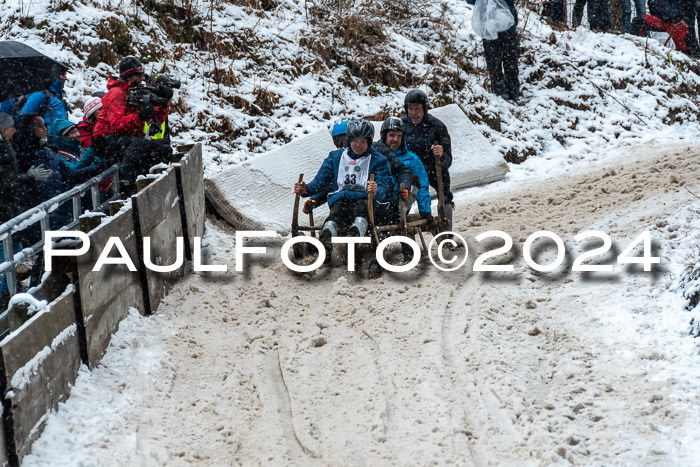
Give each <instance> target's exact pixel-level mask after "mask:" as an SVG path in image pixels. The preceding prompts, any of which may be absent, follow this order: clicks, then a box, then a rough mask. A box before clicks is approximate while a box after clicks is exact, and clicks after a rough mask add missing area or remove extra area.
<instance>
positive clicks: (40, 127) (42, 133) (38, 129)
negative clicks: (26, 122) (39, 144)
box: [34, 122, 49, 139]
mask: <svg viewBox="0 0 700 467" xmlns="http://www.w3.org/2000/svg"><path fill="white" fill-rule="evenodd" d="M34 136H36V137H37V138H39V139H45V138H48V137H49V130H48V129H47V128H46V123H45V122H41V123H37V124H36V125H35V126H34Z"/></svg>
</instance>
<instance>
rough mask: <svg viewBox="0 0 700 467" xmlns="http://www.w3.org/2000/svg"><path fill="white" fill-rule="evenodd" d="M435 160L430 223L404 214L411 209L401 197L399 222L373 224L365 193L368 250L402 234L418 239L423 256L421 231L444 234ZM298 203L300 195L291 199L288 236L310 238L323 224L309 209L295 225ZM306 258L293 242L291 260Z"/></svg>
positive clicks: (301, 176)
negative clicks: (433, 212)
mask: <svg viewBox="0 0 700 467" xmlns="http://www.w3.org/2000/svg"><path fill="white" fill-rule="evenodd" d="M439 164H440V163H439V160H438V159H437V158H436V159H435V170H436V173H437V185H438V190H437V193H438V216H437V218H433V221H432V222H429V221H428V220H427V219H423V218H421V217H420V215H419V214H407V213H408V211H409V210H410V208H411V206H407V201H406V200H404V199H403V198H400V199H399V216H400V219H399V223H398V224H391V225H377V224H376V222H375V220H374V195H372V194H369V195H368V196H367V213H368V214H369V216H368V217H369V219H368V221H369V228H368V229H367V235H369V236H370V237H371V239H372V247H373V248H376V247H377V245H379V242H380V237H382V238H386V237H390V236H395V235H402V236H405V237H409V238H411V239H414V240H415V238H416V237H418V238H419V239H420V244H421V245H422V246H423V251H424V253H427V251H428V246H427V244H426V243H425V238H424V237H423V232H429V233H431V234H432V235H433V236H436V235H438V234H439V233H440V232H444V231H445V230H446V229H447V227H448V222H447V219H446V218H445V196H444V193H443V185H442V170H441V168H440V165H439ZM369 179H370V181H374V174H371V175H370V178H369ZM303 180H304V174H299V183H301V182H302V181H303ZM404 188H405V187H404V185H403V183H402V184H401V186H400V187H399V190H404ZM300 201H301V195H300V194H299V193H297V194H296V195H295V199H294V211H293V213H292V237H298V236H300V235H306V232H309V233H310V235H311V236H312V237H315V236H316V231H317V230H322V229H323V224H324V222H325V219H324V222H320V223H318V224H316V222H315V219H314V214H313V210H312V211H310V212H309V214H308V216H309V224H308V225H299V204H300ZM307 255H308V251H307V249H306V244H305V243H297V244H296V245H294V257H295V258H296V259H302V258H304V257H305V256H307Z"/></svg>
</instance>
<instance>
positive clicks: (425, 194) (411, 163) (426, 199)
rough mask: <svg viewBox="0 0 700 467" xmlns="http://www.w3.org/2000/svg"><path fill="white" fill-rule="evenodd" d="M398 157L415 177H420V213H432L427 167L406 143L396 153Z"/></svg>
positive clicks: (418, 196)
mask: <svg viewBox="0 0 700 467" xmlns="http://www.w3.org/2000/svg"><path fill="white" fill-rule="evenodd" d="M394 154H395V155H396V157H397V158H398V159H399V160H400V161H401V162H403V164H404V165H405V166H406V167H408V170H410V171H411V173H412V174H413V175H415V176H416V177H418V180H419V182H420V187H419V188H418V195H417V200H418V211H419V212H426V213H430V212H431V210H430V192H429V191H428V186H429V182H428V173H427V172H426V171H425V166H424V165H423V163H422V162H421V160H420V159H419V158H418V156H416V155H415V154H413V153H412V152H410V151H409V150H407V149H406V143H403V145H402V147H401V148H399V149H398V150H397V151H394Z"/></svg>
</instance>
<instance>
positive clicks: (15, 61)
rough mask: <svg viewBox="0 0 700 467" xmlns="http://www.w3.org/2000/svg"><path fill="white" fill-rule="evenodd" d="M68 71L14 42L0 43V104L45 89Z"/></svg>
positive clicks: (40, 54)
mask: <svg viewBox="0 0 700 467" xmlns="http://www.w3.org/2000/svg"><path fill="white" fill-rule="evenodd" d="M67 70H68V68H67V67H66V66H64V65H61V64H60V63H58V62H57V61H56V60H54V59H52V58H49V57H47V56H46V55H44V54H42V53H39V52H37V51H36V50H34V49H32V48H31V47H29V46H27V45H24V44H22V43H20V42H15V41H2V42H0V102H1V101H4V100H7V99H11V98H13V97H19V96H21V95H24V94H29V93H31V92H36V91H42V90H44V89H48V88H49V87H50V86H51V83H53V82H54V81H56V79H57V78H58V77H60V76H61V75H62V74H63V73H65V72H66V71H67Z"/></svg>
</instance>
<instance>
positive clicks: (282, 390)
mask: <svg viewBox="0 0 700 467" xmlns="http://www.w3.org/2000/svg"><path fill="white" fill-rule="evenodd" d="M267 363H268V364H267V366H268V376H269V377H270V381H271V382H272V390H273V392H274V395H275V398H276V399H277V412H278V413H279V416H280V422H281V424H282V428H283V430H284V435H285V438H286V439H287V446H288V447H289V451H290V454H291V456H292V459H294V461H295V464H296V465H309V464H310V463H311V461H312V459H318V458H319V456H318V454H316V453H315V452H313V451H312V450H311V449H309V448H307V447H306V446H304V444H303V443H302V442H301V440H300V439H299V436H298V435H297V432H296V430H295V429H294V415H293V413H292V399H291V397H290V396H289V389H288V387H287V383H286V381H285V380H284V373H283V372H282V363H281V362H280V354H279V351H278V350H277V349H275V350H273V351H271V352H269V353H268V355H267Z"/></svg>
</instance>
